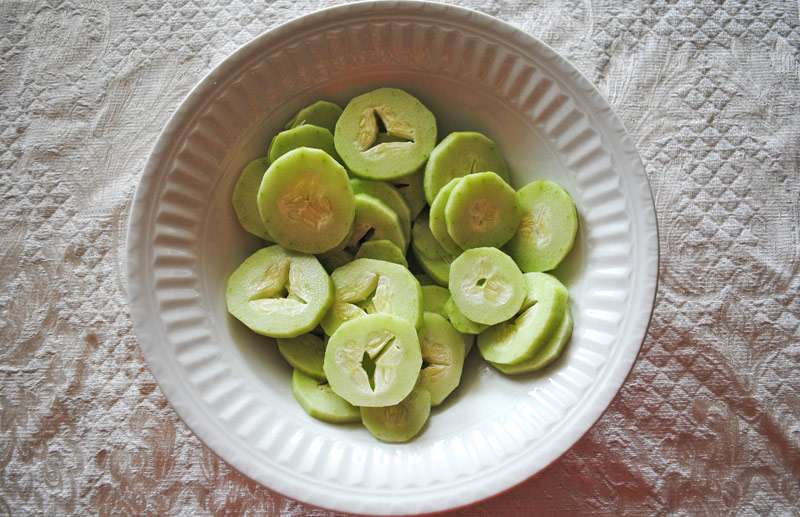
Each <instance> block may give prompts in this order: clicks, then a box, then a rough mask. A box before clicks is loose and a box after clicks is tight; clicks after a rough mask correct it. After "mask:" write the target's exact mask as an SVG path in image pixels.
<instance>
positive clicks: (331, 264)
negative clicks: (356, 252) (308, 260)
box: [317, 248, 354, 274]
mask: <svg viewBox="0 0 800 517" xmlns="http://www.w3.org/2000/svg"><path fill="white" fill-rule="evenodd" d="M353 258H354V256H353V253H352V252H351V251H348V250H346V249H344V248H333V249H332V250H329V251H326V252H325V253H320V254H319V255H317V259H319V262H320V264H322V267H324V268H325V271H327V272H328V273H329V274H330V273H333V272H334V271H336V270H337V269H339V268H340V267H342V266H344V265H345V264H348V263H350V262H352V261H353Z"/></svg>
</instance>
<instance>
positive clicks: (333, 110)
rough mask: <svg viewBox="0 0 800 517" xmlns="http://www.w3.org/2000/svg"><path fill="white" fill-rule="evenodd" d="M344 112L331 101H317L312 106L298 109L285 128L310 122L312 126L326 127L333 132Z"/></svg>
mask: <svg viewBox="0 0 800 517" xmlns="http://www.w3.org/2000/svg"><path fill="white" fill-rule="evenodd" d="M341 114H342V108H340V107H339V106H338V105H337V104H334V103H333V102H329V101H317V102H315V103H314V104H311V105H310V106H306V107H305V108H303V109H301V110H300V111H298V112H297V113H296V114H295V116H294V117H292V120H290V121H289V122H288V123H287V124H286V127H285V129H292V128H293V127H298V126H302V125H304V124H309V125H312V126H319V127H324V128H325V129H327V130H328V131H330V132H331V134H333V132H334V130H335V129H336V121H337V120H339V116H341Z"/></svg>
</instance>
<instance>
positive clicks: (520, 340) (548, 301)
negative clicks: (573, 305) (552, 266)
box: [478, 273, 569, 365]
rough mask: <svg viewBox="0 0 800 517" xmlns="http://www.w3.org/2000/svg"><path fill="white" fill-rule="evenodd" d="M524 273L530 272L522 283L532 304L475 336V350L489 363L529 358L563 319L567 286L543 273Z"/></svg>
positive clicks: (518, 360)
mask: <svg viewBox="0 0 800 517" xmlns="http://www.w3.org/2000/svg"><path fill="white" fill-rule="evenodd" d="M525 275H532V276H531V277H530V279H526V281H525V283H526V285H527V287H528V289H529V296H530V298H531V299H535V300H536V303H534V304H533V305H532V306H531V307H530V308H528V309H527V310H525V311H523V312H521V313H520V314H519V315H518V316H517V317H516V318H514V319H513V320H510V321H504V322H502V323H498V324H497V325H493V326H491V327H489V328H488V329H486V330H485V331H483V332H481V334H480V335H479V336H478V349H479V350H480V352H481V355H482V356H483V358H484V359H486V360H487V361H489V362H491V363H498V364H509V365H511V364H519V363H522V362H523V361H526V360H527V359H530V358H531V357H533V355H534V354H536V353H537V352H538V351H539V350H540V349H541V348H542V347H543V346H545V344H546V343H547V342H548V341H549V340H550V338H551V336H552V335H553V332H554V331H555V329H556V328H557V327H558V324H559V323H560V322H561V320H563V319H564V313H565V311H566V308H567V300H568V298H569V292H568V291H567V288H566V287H564V285H563V284H562V283H561V282H559V281H558V280H557V279H556V278H555V277H554V276H552V275H548V274H547V273H525Z"/></svg>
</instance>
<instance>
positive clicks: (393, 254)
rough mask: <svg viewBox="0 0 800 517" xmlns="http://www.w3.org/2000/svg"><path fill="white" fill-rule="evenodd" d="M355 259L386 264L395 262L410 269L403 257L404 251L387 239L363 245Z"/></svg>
mask: <svg viewBox="0 0 800 517" xmlns="http://www.w3.org/2000/svg"><path fill="white" fill-rule="evenodd" d="M354 258H357V259H360V258H371V259H375V260H383V261H386V262H394V263H395V264H400V265H401V266H403V267H405V268H407V267H408V261H407V260H406V257H405V255H403V250H401V249H400V248H398V247H397V245H395V244H394V243H393V242H392V241H389V240H386V239H381V240H377V241H367V242H365V243H363V244H362V245H361V246H360V247H359V248H358V252H357V253H356V256H355V257H354Z"/></svg>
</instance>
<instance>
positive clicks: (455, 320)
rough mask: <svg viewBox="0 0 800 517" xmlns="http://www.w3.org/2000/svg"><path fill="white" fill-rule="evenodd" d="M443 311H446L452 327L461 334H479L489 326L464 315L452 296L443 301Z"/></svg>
mask: <svg viewBox="0 0 800 517" xmlns="http://www.w3.org/2000/svg"><path fill="white" fill-rule="evenodd" d="M444 311H445V312H446V313H447V319H448V320H450V323H451V324H452V325H453V327H454V328H455V329H456V330H457V331H459V332H461V333H462V334H470V335H472V334H480V333H481V332H483V331H484V330H486V329H488V328H489V325H485V324H483V323H478V322H475V321H472V320H471V319H469V318H467V317H466V316H464V314H463V313H462V312H461V311H460V310H458V306H457V305H456V301H455V300H454V299H453V297H452V296H451V297H450V298H448V299H447V302H445V304H444Z"/></svg>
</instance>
